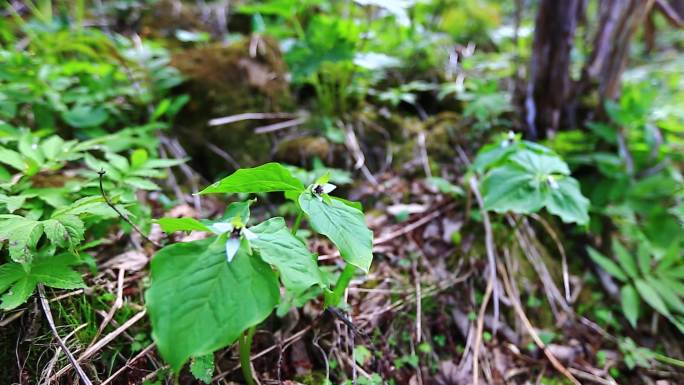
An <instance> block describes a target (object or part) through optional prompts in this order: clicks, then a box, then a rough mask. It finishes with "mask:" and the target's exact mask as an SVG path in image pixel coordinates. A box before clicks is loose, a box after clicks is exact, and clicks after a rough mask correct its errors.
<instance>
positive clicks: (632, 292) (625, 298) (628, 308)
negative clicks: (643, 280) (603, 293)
mask: <svg viewBox="0 0 684 385" xmlns="http://www.w3.org/2000/svg"><path fill="white" fill-rule="evenodd" d="M620 301H621V302H622V312H623V313H624V314H625V317H627V320H628V321H629V324H630V325H632V327H634V328H635V327H636V323H637V320H638V319H639V293H638V292H637V290H636V289H635V288H634V286H632V285H624V286H622V289H620Z"/></svg>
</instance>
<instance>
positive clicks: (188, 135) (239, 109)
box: [171, 38, 292, 179]
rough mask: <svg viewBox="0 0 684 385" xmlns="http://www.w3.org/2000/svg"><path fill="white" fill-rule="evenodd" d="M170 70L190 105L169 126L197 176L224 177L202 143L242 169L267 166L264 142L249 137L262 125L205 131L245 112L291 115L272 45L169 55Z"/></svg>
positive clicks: (247, 43) (247, 42)
mask: <svg viewBox="0 0 684 385" xmlns="http://www.w3.org/2000/svg"><path fill="white" fill-rule="evenodd" d="M254 47H256V49H254V50H253V49H252V48H254ZM252 53H256V54H255V55H252ZM171 65H173V66H174V67H176V68H178V69H179V70H180V71H181V73H183V75H184V76H185V77H186V82H185V83H184V84H183V85H182V86H181V89H180V92H181V93H187V94H189V95H190V100H191V102H190V103H188V105H187V106H186V107H185V108H184V110H183V112H182V113H181V114H180V116H179V119H178V121H177V124H176V125H175V126H176V128H175V130H176V134H177V136H178V137H179V138H180V140H181V144H182V145H183V146H184V148H185V149H186V150H187V151H188V153H189V155H190V156H191V157H192V158H193V165H194V166H196V168H197V169H198V170H202V171H203V172H204V173H205V176H206V177H207V178H212V179H213V178H214V177H215V176H216V175H217V174H221V173H225V172H226V171H229V170H228V168H229V165H227V164H226V162H225V160H223V159H222V158H220V157H219V156H217V155H215V154H214V153H213V152H211V151H209V150H208V149H207V144H208V143H211V144H213V145H215V146H217V147H219V148H221V149H222V150H224V151H226V152H228V153H229V154H230V155H231V156H232V157H234V158H235V159H236V160H237V161H238V162H239V163H240V165H242V166H247V165H250V164H254V163H257V162H263V161H266V160H268V158H269V155H270V153H271V144H270V141H269V136H268V135H255V134H254V128H255V127H257V126H259V125H263V124H268V123H269V122H268V121H253V120H252V121H250V120H246V121H240V122H236V123H232V124H228V125H224V126H218V127H210V126H209V125H208V121H209V120H210V119H212V118H218V117H223V116H230V115H235V114H240V113H245V112H269V111H271V112H272V111H284V110H288V109H291V107H292V97H291V95H290V92H289V87H288V83H287V81H286V79H285V64H284V62H283V60H282V57H281V54H280V51H279V50H278V47H277V44H276V43H275V42H274V41H272V40H270V39H267V38H259V40H258V41H255V40H251V39H244V40H242V41H239V42H236V43H233V44H230V45H224V44H210V45H206V46H203V47H198V48H192V49H188V50H185V51H182V52H178V53H176V54H174V55H173V57H172V60H171Z"/></svg>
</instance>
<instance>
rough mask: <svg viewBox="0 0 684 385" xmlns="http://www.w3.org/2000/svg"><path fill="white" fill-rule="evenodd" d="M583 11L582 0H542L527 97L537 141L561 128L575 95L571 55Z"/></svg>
mask: <svg viewBox="0 0 684 385" xmlns="http://www.w3.org/2000/svg"><path fill="white" fill-rule="evenodd" d="M581 8H582V1H581V0H565V1H557V0H542V1H541V3H540V4H539V13H538V14H537V19H536V27H535V31H534V42H533V46H532V58H531V62H530V77H529V79H530V80H529V83H528V87H527V92H526V97H525V107H526V108H525V112H526V116H525V121H526V123H527V129H528V134H529V136H530V137H532V138H533V139H536V138H537V137H544V136H547V135H551V134H552V133H553V132H555V131H556V130H557V129H558V128H559V125H560V119H561V112H562V109H563V107H564V105H565V102H566V101H567V99H568V97H569V96H570V93H571V81H570V72H569V68H570V52H571V50H572V43H573V39H574V37H575V29H576V27H577V20H578V19H579V17H580V14H581Z"/></svg>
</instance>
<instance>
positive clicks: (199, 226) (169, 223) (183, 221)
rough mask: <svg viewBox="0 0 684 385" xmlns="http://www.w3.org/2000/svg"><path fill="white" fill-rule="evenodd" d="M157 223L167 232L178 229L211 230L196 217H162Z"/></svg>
mask: <svg viewBox="0 0 684 385" xmlns="http://www.w3.org/2000/svg"><path fill="white" fill-rule="evenodd" d="M157 223H159V226H161V228H162V230H164V232H166V233H173V232H176V231H193V230H198V231H211V229H209V228H208V227H207V226H205V225H204V224H203V223H202V222H200V221H198V220H197V219H195V218H160V219H157Z"/></svg>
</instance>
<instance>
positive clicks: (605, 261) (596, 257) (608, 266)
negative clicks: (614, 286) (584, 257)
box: [587, 246, 628, 282]
mask: <svg viewBox="0 0 684 385" xmlns="http://www.w3.org/2000/svg"><path fill="white" fill-rule="evenodd" d="M587 253H589V257H591V259H592V260H593V261H594V262H596V264H597V265H599V266H601V267H602V268H603V270H605V271H606V272H607V273H608V274H610V275H612V276H613V277H615V278H617V279H619V280H620V281H622V282H627V280H628V279H627V275H626V274H625V273H624V271H623V270H622V269H621V268H620V267H619V266H618V265H617V264H616V263H615V262H613V261H612V260H611V259H610V258H607V257H605V256H604V255H603V254H601V253H599V252H598V251H597V250H596V249H594V248H593V247H590V246H587Z"/></svg>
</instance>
